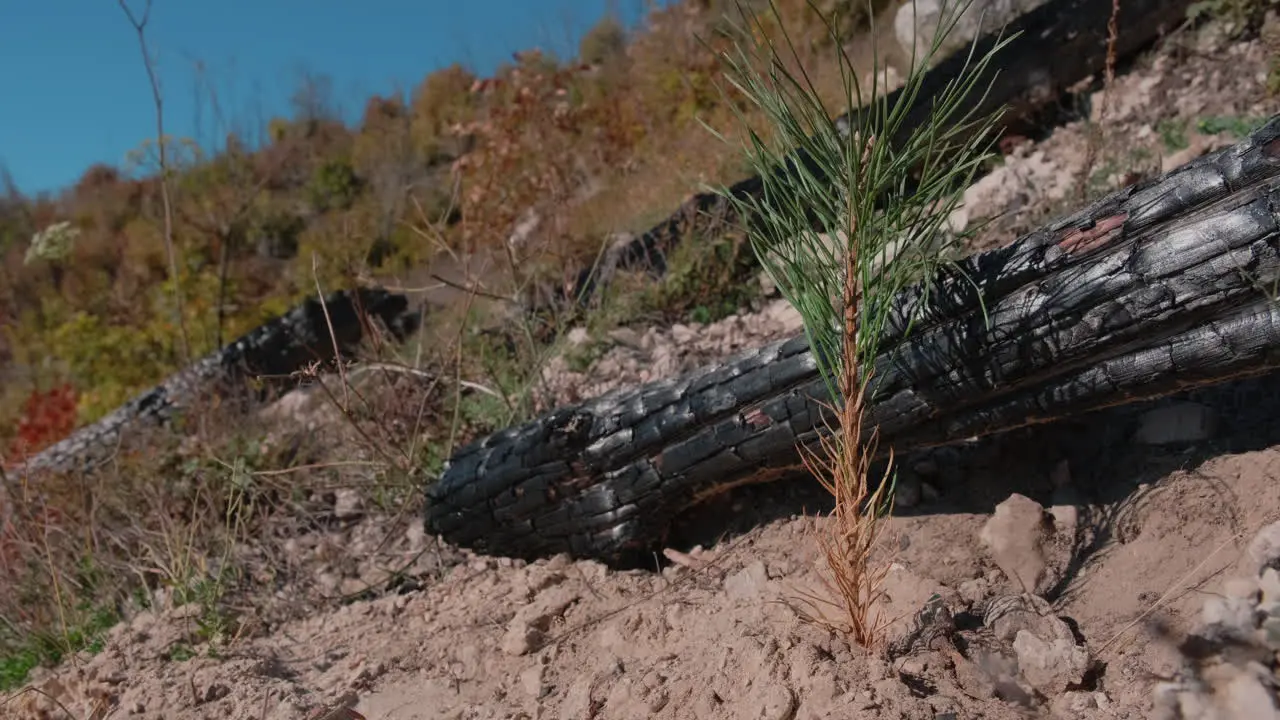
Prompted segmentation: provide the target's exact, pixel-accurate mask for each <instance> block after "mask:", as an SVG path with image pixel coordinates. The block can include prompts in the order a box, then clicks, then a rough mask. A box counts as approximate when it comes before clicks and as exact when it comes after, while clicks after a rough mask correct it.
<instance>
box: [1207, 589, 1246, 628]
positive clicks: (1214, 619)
mask: <svg viewBox="0 0 1280 720" xmlns="http://www.w3.org/2000/svg"><path fill="white" fill-rule="evenodd" d="M1201 621H1202V622H1204V624H1206V625H1225V626H1226V627H1229V628H1238V629H1240V630H1242V631H1244V632H1249V631H1251V630H1252V629H1253V603H1252V602H1251V601H1249V600H1247V599H1244V598H1238V597H1210V598H1209V599H1208V600H1206V601H1205V603H1204V609H1203V610H1202V611H1201Z"/></svg>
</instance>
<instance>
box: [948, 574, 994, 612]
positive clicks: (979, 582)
mask: <svg viewBox="0 0 1280 720" xmlns="http://www.w3.org/2000/svg"><path fill="white" fill-rule="evenodd" d="M956 592H958V593H960V599H961V600H964V601H965V602H966V603H968V604H969V605H971V606H972V605H977V604H978V603H980V602H982V601H983V600H985V599H986V597H987V594H988V593H989V592H991V584H990V583H988V582H987V581H986V579H985V578H970V579H969V580H965V581H964V582H962V583H960V586H959V587H957V588H956Z"/></svg>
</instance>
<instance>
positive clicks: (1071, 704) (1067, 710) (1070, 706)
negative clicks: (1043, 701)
mask: <svg viewBox="0 0 1280 720" xmlns="http://www.w3.org/2000/svg"><path fill="white" fill-rule="evenodd" d="M1050 707H1051V709H1052V711H1053V714H1054V716H1055V717H1060V718H1063V720H1067V718H1078V717H1083V716H1084V714H1085V713H1086V712H1088V711H1090V710H1097V709H1098V701H1097V698H1095V697H1094V694H1093V693H1091V692H1085V691H1083V690H1071V691H1069V692H1065V693H1062V694H1061V695H1059V696H1057V697H1055V698H1054V699H1053V701H1052V702H1051V704H1050Z"/></svg>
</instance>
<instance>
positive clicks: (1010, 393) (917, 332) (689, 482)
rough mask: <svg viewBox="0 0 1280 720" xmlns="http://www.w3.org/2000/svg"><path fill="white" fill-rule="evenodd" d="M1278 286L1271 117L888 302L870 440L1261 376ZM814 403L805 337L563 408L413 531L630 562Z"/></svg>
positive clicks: (478, 463)
mask: <svg viewBox="0 0 1280 720" xmlns="http://www.w3.org/2000/svg"><path fill="white" fill-rule="evenodd" d="M1277 282H1280V116H1276V117H1273V118H1272V119H1271V120H1270V121H1269V122H1268V123H1267V124H1266V125H1264V126H1263V127H1262V128H1260V129H1259V130H1257V131H1256V132H1255V133H1253V134H1252V135H1251V136H1250V137H1249V138H1248V139H1246V140H1245V141H1242V142H1240V143H1238V144H1237V145H1234V146H1232V147H1229V148H1225V149H1223V150H1221V151H1219V152H1216V153H1213V154H1211V155H1207V156H1205V157H1202V158H1200V159H1199V160H1197V161H1195V162H1192V163H1190V164H1188V165H1186V166H1184V167H1182V168H1180V169H1177V170H1175V171H1172V172H1170V173H1168V174H1166V175H1164V176H1162V177H1160V178H1157V179H1153V180H1150V181H1146V182H1143V183H1140V184H1138V185H1135V186H1131V187H1128V188H1125V189H1123V190H1120V191H1117V192H1115V193H1113V194H1111V195H1109V196H1107V197H1105V198H1102V199H1101V200H1099V201H1097V202H1095V203H1093V204H1091V205H1090V206H1088V207H1086V208H1084V209H1082V210H1080V211H1079V212H1076V213H1075V214H1073V215H1070V216H1068V217H1065V218H1062V219H1060V220H1058V221H1055V222H1053V223H1051V224H1049V225H1047V226H1045V227H1043V228H1041V229H1039V230H1037V231H1034V232H1032V233H1030V234H1028V235H1025V236H1023V237H1022V238H1020V239H1018V240H1017V241H1015V242H1014V243H1012V244H1010V245H1008V246H1006V247H1004V248H1000V249H997V250H993V251H990V252H986V253H982V254H978V255H974V256H971V257H969V258H966V259H965V260H963V261H961V262H959V263H957V264H956V265H954V266H951V267H948V268H946V269H945V270H943V271H942V272H941V273H939V275H938V276H936V277H935V278H933V279H932V280H931V281H930V282H929V283H928V285H927V287H926V286H918V287H915V288H911V289H909V290H908V291H906V292H904V293H902V294H900V295H899V296H897V297H896V298H895V299H894V302H895V313H894V315H893V319H892V321H891V322H890V323H889V325H888V327H887V328H886V330H885V331H884V334H883V336H882V341H881V343H882V344H881V345H880V347H881V348H884V351H883V352H882V353H881V355H880V356H879V357H878V359H877V361H876V363H875V368H874V369H875V374H874V376H873V378H874V381H873V387H874V391H875V395H874V397H873V399H872V403H871V405H870V407H869V409H868V415H867V427H868V428H871V427H876V428H878V429H879V432H880V437H881V444H880V447H881V449H882V450H886V451H887V450H888V448H890V447H892V448H894V450H895V451H896V452H898V453H902V452H905V451H908V450H912V449H919V448H925V447H930V446H936V445H943V444H948V443H951V442H955V441H959V440H964V439H967V438H970V437H974V436H981V435H988V434H993V433H998V432H1002V431H1006V430H1011V429H1014V428H1017V427H1023V426H1026V425H1029V424H1034V423H1041V422H1050V421H1053V420H1055V419H1061V418H1065V417H1068V416H1071V415H1075V414H1079V413H1084V412H1088V411H1091V410H1097V409H1101V408H1105V407H1109V406H1114V405H1120V404H1125V403H1131V402H1135V401H1138V400H1144V399H1151V398H1155V397H1160V396H1163V395H1168V394H1172V393H1174V392H1177V391H1180V390H1184V389H1187V388H1190V387H1195V386H1198V385H1206V384H1212V383H1218V382H1222V381H1225V380H1229V379H1234V378H1238V377H1244V376H1248V375H1254V374H1260V373H1263V372H1266V371H1268V370H1270V369H1273V368H1275V367H1277V366H1280V307H1278V306H1277V303H1276V302H1275V301H1274V300H1273V295H1274V293H1273V286H1274V285H1275V284H1276V283H1277ZM925 290H928V293H927V294H926V293H925ZM923 298H927V299H928V305H923V304H922V299H923ZM913 309H918V310H919V312H918V314H917V315H916V323H915V325H914V326H913V327H912V330H911V333H910V335H908V334H907V333H906V325H907V324H906V322H905V319H906V318H907V317H909V315H910V314H911V311H912V310H913ZM825 388H826V385H825V384H824V383H823V382H822V380H821V378H820V376H819V374H818V369H817V364H816V362H815V360H814V357H813V356H812V355H811V354H810V352H809V348H808V345H807V343H806V341H805V339H804V338H803V336H801V337H796V338H792V339H790V340H787V341H784V342H780V343H775V344H772V345H768V346H766V347H763V348H760V349H758V350H754V351H750V352H747V353H743V354H741V355H738V356H736V357H734V358H731V359H729V360H727V361H725V362H724V363H721V364H718V365H715V366H712V367H709V368H706V369H703V370H700V371H696V372H692V373H689V374H686V375H684V376H681V377H678V378H675V379H672V380H667V381H663V382H657V383H652V384H648V385H644V386H640V387H636V388H632V389H627V390H625V391H619V392H614V393H611V394H608V395H605V396H602V397H600V398H597V399H594V400H592V401H589V402H586V403H583V404H580V405H576V406H571V407H564V408H560V409H557V410H555V411H554V412H551V413H550V414H548V415H546V416H544V417H541V418H538V419H536V420H534V421H532V422H529V423H527V424H525V425H522V426H519V427H513V428H508V429H506V430H503V431H501V432H498V433H495V434H494V435H491V436H489V437H487V438H484V439H482V440H479V441H477V442H475V443H473V444H471V445H470V446H468V447H466V448H463V449H462V450H461V451H459V452H458V453H457V454H456V455H455V456H454V457H453V458H452V459H451V461H450V463H449V464H448V466H447V468H446V470H445V472H444V474H443V476H442V477H441V478H440V479H439V481H438V482H436V483H435V484H434V485H433V486H431V487H430V488H429V489H428V491H427V496H428V508H427V511H426V524H427V527H428V529H429V531H430V532H433V533H437V534H440V535H442V536H443V537H444V539H445V540H447V541H450V542H453V543H456V544H459V545H462V546H466V547H471V548H474V549H476V550H478V551H482V552H488V553H495V554H501V555H510V556H517V557H525V558H531V557H537V556H541V555H547V554H553V553H558V552H568V553H571V554H573V555H576V556H586V557H596V558H601V559H605V560H608V561H613V562H629V560H628V559H627V558H628V557H634V556H635V555H636V554H637V553H641V552H643V551H645V550H647V549H649V548H650V547H651V545H652V544H653V543H655V542H656V541H658V540H659V539H660V538H661V536H662V534H663V532H664V531H665V529H666V528H667V527H668V525H669V524H670V522H671V521H672V519H673V518H674V517H675V516H676V515H678V514H679V513H681V512H682V511H684V510H686V509H687V508H689V507H690V506H692V505H694V504H696V503H698V502H700V501H701V500H703V499H705V498H707V497H709V496H712V495H715V494H717V493H720V492H723V491H725V490H727V489H729V488H731V487H733V486H735V485H740V484H744V483H748V482H760V481H765V480H769V479H771V478H776V477H779V476H781V475H785V474H789V473H791V472H793V471H794V470H796V469H797V468H798V464H799V456H798V452H797V445H798V444H800V443H812V442H814V441H815V440H816V439H817V438H818V437H819V436H818V433H819V432H822V431H824V428H825V422H826V420H828V419H829V418H828V417H827V414H826V412H825V411H824V409H823V406H822V404H821V403H820V402H818V401H821V400H829V396H827V394H826V389H825Z"/></svg>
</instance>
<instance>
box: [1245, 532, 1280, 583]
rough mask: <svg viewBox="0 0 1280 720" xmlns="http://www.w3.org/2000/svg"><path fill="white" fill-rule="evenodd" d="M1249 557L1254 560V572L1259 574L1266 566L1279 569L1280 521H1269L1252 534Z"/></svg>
mask: <svg viewBox="0 0 1280 720" xmlns="http://www.w3.org/2000/svg"><path fill="white" fill-rule="evenodd" d="M1249 559H1251V560H1253V562H1254V573H1255V574H1258V575H1261V574H1262V572H1263V571H1264V570H1266V569H1267V568H1274V569H1276V570H1280V522H1274V523H1271V524H1270V525H1268V526H1266V527H1264V528H1262V529H1261V530H1259V531H1258V534H1257V535H1255V536H1253V540H1251V541H1250V542H1249Z"/></svg>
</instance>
